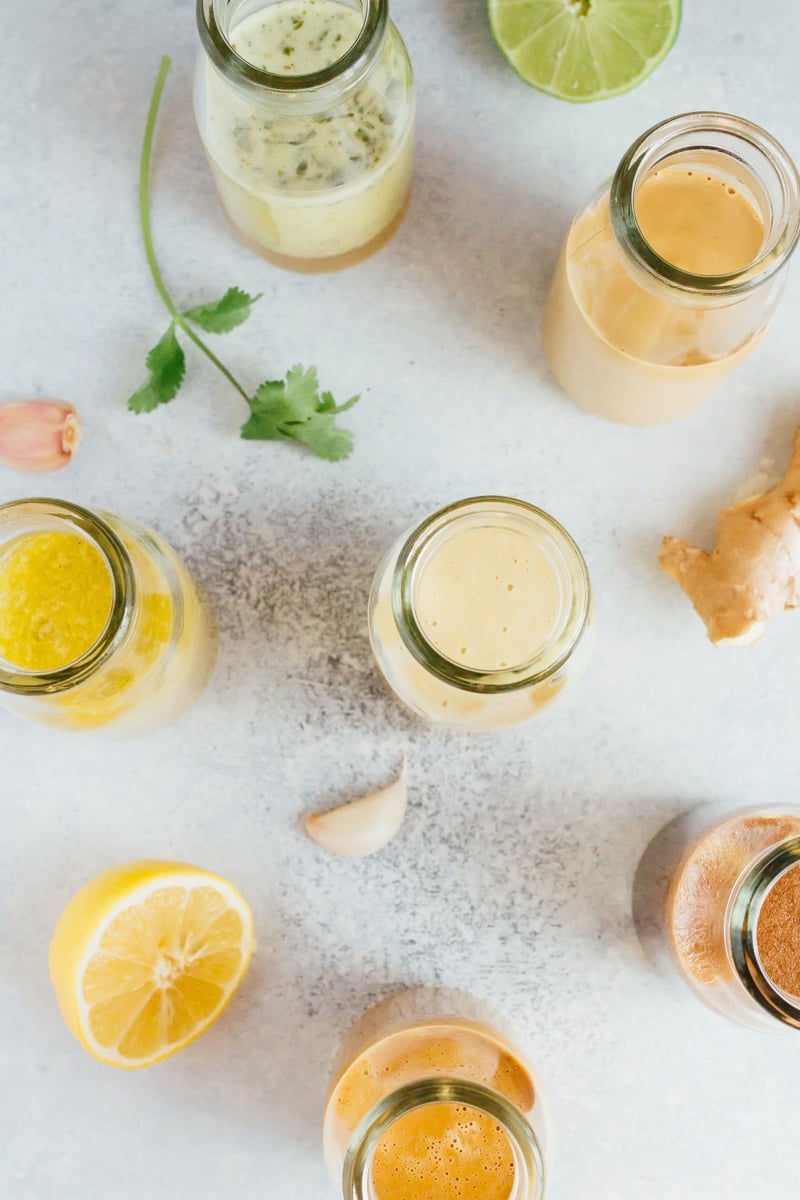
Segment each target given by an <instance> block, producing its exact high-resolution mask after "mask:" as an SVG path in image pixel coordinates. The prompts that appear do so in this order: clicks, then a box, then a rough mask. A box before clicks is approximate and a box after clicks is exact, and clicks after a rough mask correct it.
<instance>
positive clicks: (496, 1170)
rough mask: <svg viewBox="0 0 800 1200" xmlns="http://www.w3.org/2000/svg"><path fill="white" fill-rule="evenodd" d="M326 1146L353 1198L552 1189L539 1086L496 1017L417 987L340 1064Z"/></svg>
mask: <svg viewBox="0 0 800 1200" xmlns="http://www.w3.org/2000/svg"><path fill="white" fill-rule="evenodd" d="M323 1144H324V1151H325V1161H326V1164H327V1167H328V1171H329V1174H330V1176H331V1179H332V1181H333V1184H334V1187H335V1188H337V1194H339V1193H338V1189H341V1192H340V1194H341V1196H342V1197H343V1200H398V1198H399V1197H408V1196H411V1195H414V1194H416V1193H417V1192H419V1193H422V1192H424V1194H425V1195H428V1194H433V1192H434V1191H435V1193H436V1195H441V1197H442V1200H447V1197H451V1196H452V1197H456V1196H458V1197H460V1198H461V1200H542V1197H543V1196H544V1192H545V1176H546V1166H545V1155H546V1147H547V1116H546V1110H545V1109H544V1105H543V1100H542V1093H541V1086H540V1084H539V1081H538V1079H537V1078H536V1076H535V1074H534V1072H533V1070H532V1068H531V1066H530V1064H529V1063H528V1062H527V1059H526V1058H525V1056H524V1055H522V1054H521V1053H520V1051H519V1050H518V1048H517V1046H516V1044H515V1042H514V1041H513V1040H510V1039H509V1037H508V1036H507V1034H506V1033H505V1032H500V1031H499V1030H498V1028H497V1018H496V1016H495V1014H493V1013H490V1012H489V1011H488V1010H487V1009H486V1007H485V1006H484V1005H482V1004H481V1003H480V1002H478V1001H476V1000H475V999H474V998H473V997H471V996H468V995H466V994H464V993H461V992H451V991H447V990H444V989H442V990H439V989H428V988H414V989H411V990H409V991H407V992H402V993H400V994H399V995H397V996H392V997H390V998H389V999H388V1000H385V1001H383V1002H382V1003H381V1004H379V1005H377V1006H376V1007H375V1008H373V1009H370V1010H369V1012H367V1013H366V1014H365V1016H364V1017H363V1018H362V1019H361V1021H359V1023H358V1024H357V1025H356V1027H355V1028H354V1029H353V1030H352V1031H351V1033H350V1034H349V1036H348V1037H347V1038H346V1039H345V1042H344V1044H343V1046H342V1048H341V1050H340V1053H339V1055H338V1057H337V1061H336V1064H335V1067H334V1071H333V1076H332V1080H331V1086H330V1091H329V1095H328V1100H327V1103H326V1109H325V1117H324V1123H323Z"/></svg>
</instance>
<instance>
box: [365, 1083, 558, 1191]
mask: <svg viewBox="0 0 800 1200" xmlns="http://www.w3.org/2000/svg"><path fill="white" fill-rule="evenodd" d="M430 1104H465V1105H467V1106H468V1107H470V1108H474V1109H477V1110H478V1111H479V1112H484V1113H488V1114H489V1115H490V1116H491V1117H492V1118H493V1119H495V1120H496V1121H497V1122H498V1123H499V1124H500V1125H501V1126H502V1128H503V1132H504V1133H505V1134H506V1136H507V1137H508V1140H509V1143H510V1145H511V1148H512V1151H513V1153H514V1162H515V1167H516V1168H517V1169H518V1171H521V1174H518V1175H517V1176H516V1178H517V1180H518V1182H516V1183H515V1186H514V1190H513V1192H512V1194H511V1196H509V1198H508V1200H542V1197H543V1196H544V1187H545V1167H544V1156H543V1154H542V1150H541V1147H540V1145H539V1142H538V1140H537V1138H536V1134H535V1132H534V1130H533V1128H532V1126H531V1125H530V1123H529V1122H528V1120H527V1119H526V1118H525V1117H524V1116H523V1114H522V1113H521V1112H520V1110H519V1109H518V1108H516V1107H515V1106H514V1105H513V1104H512V1103H511V1101H510V1100H507V1099H506V1098H505V1096H502V1095H501V1094H500V1093H499V1092H496V1091H494V1089H493V1088H488V1087H485V1086H484V1085H483V1084H480V1083H473V1082H465V1081H464V1080H462V1079H455V1078H452V1077H450V1076H438V1077H436V1078H433V1079H424V1080H420V1081H418V1082H416V1083H409V1084H406V1085H405V1086H404V1087H400V1088H397V1090H396V1091H394V1092H390V1094H389V1095H388V1096H385V1097H384V1098H383V1099H382V1100H379V1101H378V1103H377V1104H376V1105H375V1106H374V1108H372V1109H371V1110H370V1111H369V1112H368V1113H367V1114H366V1116H365V1117H364V1118H363V1120H362V1121H361V1122H360V1124H359V1125H358V1126H357V1127H356V1129H355V1131H354V1133H353V1135H352V1137H351V1138H350V1142H349V1144H348V1147H347V1150H346V1152H345V1157H344V1164H343V1167H342V1195H343V1197H344V1198H345V1200H374V1197H373V1195H372V1192H371V1190H365V1183H366V1184H367V1186H368V1185H369V1174H370V1170H371V1167H372V1158H373V1154H374V1152H375V1149H376V1147H377V1145H378V1142H379V1141H380V1139H381V1138H382V1137H383V1135H384V1134H385V1133H386V1132H387V1130H389V1129H390V1128H391V1126H392V1125H393V1124H394V1123H395V1122H396V1121H398V1120H399V1119H400V1118H401V1117H403V1116H405V1115H406V1114H407V1113H409V1112H413V1111H414V1109H417V1108H423V1107H425V1106H427V1105H430ZM523 1187H526V1191H525V1192H524V1193H523V1192H522V1190H521V1189H522V1188H523Z"/></svg>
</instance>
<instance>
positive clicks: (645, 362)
mask: <svg viewBox="0 0 800 1200" xmlns="http://www.w3.org/2000/svg"><path fill="white" fill-rule="evenodd" d="M798 231H800V179H799V178H798V173H797V169H796V167H795V165H794V163H793V162H792V160H791V158H790V157H789V155H788V154H787V152H786V150H784V148H783V147H782V146H781V145H780V144H779V143H778V142H777V141H775V139H774V138H773V137H771V136H770V135H769V134H768V133H767V132H765V130H763V129H761V128H759V126H757V125H753V124H752V123H751V122H749V121H745V120H743V119H742V118H741V117H734V116H730V115H729V114H727V113H714V112H695V113H686V114H684V115H682V116H678V117H673V118H671V119H670V120H668V121H664V122H662V123H661V124H659V125H656V126H654V127H653V128H652V129H649V130H648V131H647V132H646V133H644V134H642V136H641V137H640V138H638V139H637V140H636V141H635V142H634V143H633V145H632V146H631V147H630V149H629V150H628V151H627V153H626V154H625V155H624V157H623V159H622V161H621V162H620V164H619V166H618V167H617V170H616V173H615V175H614V177H613V179H612V181H611V183H610V184H604V185H603V186H602V187H601V188H600V189H599V191H598V192H596V193H595V195H594V196H593V198H592V199H591V201H590V203H589V204H588V206H587V207H586V208H584V209H583V210H582V211H581V212H580V213H579V214H578V216H577V217H576V218H575V220H574V221H573V223H572V227H571V229H570V231H569V234H568V235H567V238H566V241H565V243H564V246H563V249H562V251H561V256H560V259H559V262H558V266H557V268H556V272H555V276H554V278H553V282H552V285H551V288H550V293H549V296H548V300H547V305H546V308H545V317H544V328H543V334H544V346H545V352H546V355H547V358H548V361H549V364H550V367H551V370H552V372H553V374H554V375H555V377H556V380H557V381H558V383H559V384H560V385H561V387H562V388H563V390H564V391H565V392H566V393H567V395H568V396H570V397H571V398H572V399H573V400H575V401H576V402H577V403H578V404H580V405H581V406H582V407H583V408H585V409H587V410H588V411H589V412H592V413H595V414H597V415H598V416H601V417H605V418H606V419H608V420H611V421H620V422H624V423H628V424H633V425H651V424H659V423H661V422H666V421H672V420H674V419H675V418H677V417H681V416H684V415H685V414H686V413H688V412H691V411H692V410H693V409H695V408H696V407H697V406H698V405H700V404H701V403H702V402H703V401H704V400H706V399H707V398H708V397H709V396H710V395H711V394H712V393H713V392H714V391H715V390H716V389H717V388H718V387H719V386H720V384H722V382H723V381H724V379H725V377H726V376H727V375H728V374H729V373H730V372H731V371H732V370H733V369H734V368H735V367H736V366H737V365H738V364H739V363H740V362H741V361H742V360H743V359H744V358H745V357H746V356H747V355H748V354H749V353H750V352H751V350H753V349H754V347H755V346H756V345H757V344H758V342H759V341H760V339H761V336H762V335H763V333H764V331H765V329H766V327H767V325H768V324H769V321H770V318H771V317H772V314H773V312H774V311H775V307H776V305H777V303H778V300H779V299H780V296H781V293H782V291H783V288H784V285H785V283H786V275H787V270H786V269H787V266H788V262H789V258H790V255H791V254H792V251H793V250H794V247H795V245H796V242H797V237H798ZM645 233H646V234H647V237H649V238H650V241H648V240H647V237H646V236H645ZM651 243H653V244H651ZM662 255H663V257H662Z"/></svg>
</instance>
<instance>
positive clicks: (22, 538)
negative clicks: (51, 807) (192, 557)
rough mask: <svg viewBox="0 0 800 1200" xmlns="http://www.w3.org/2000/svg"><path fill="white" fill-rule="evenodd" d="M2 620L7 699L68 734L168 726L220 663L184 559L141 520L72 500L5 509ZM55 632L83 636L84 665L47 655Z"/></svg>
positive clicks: (0, 554)
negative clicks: (16, 617) (48, 658)
mask: <svg viewBox="0 0 800 1200" xmlns="http://www.w3.org/2000/svg"><path fill="white" fill-rule="evenodd" d="M53 535H55V536H53ZM65 535H71V536H65ZM65 546H66V547H67V550H66V552H65V550H64V547H65ZM74 547H77V554H76V552H75V551H74V549H73V548H74ZM48 577H50V579H51V580H52V579H53V578H54V577H57V578H58V583H57V584H56V585H55V586H56V587H57V589H58V591H57V594H56V593H55V591H54V587H53V585H52V582H51V583H50V584H48ZM15 601H17V603H16V605H15ZM3 605H7V611H6V614H5V616H4V615H3V614H2V611H1V610H2V607H3ZM37 605H38V608H37ZM54 605H57V609H58V611H55V609H54ZM15 614H18V615H19V617H20V621H19V622H16V623H14V624H13V626H12V621H13V618H14V615H15ZM0 618H2V624H3V625H4V629H3V649H2V657H0V703H2V704H3V705H4V706H5V707H6V708H8V709H10V710H11V711H12V712H15V713H17V714H18V715H19V716H21V717H25V718H27V719H28V720H30V721H36V722H39V723H41V724H45V725H51V726H54V727H56V728H59V729H64V730H76V731H77V730H89V729H104V730H106V729H107V730H111V731H113V732H114V733H134V732H136V733H138V732H143V731H145V730H150V729H154V728H159V727H161V726H162V725H165V724H167V723H169V722H171V721H173V720H176V719H177V718H178V717H179V716H182V715H183V713H184V712H185V711H186V710H187V709H188V708H189V707H190V705H191V704H193V703H194V701H195V700H196V699H197V697H198V696H199V695H200V692H201V691H202V690H203V688H204V686H205V684H206V683H207V681H208V678H209V675H210V673H211V669H212V667H213V664H214V659H215V651H216V639H215V636H214V633H213V629H212V626H211V623H210V619H209V617H208V615H207V613H206V610H205V607H204V605H203V604H202V603H201V601H200V599H199V596H198V593H197V589H196V587H195V585H194V583H193V581H192V578H191V576H190V575H189V572H188V571H187V569H186V567H185V566H184V565H183V563H182V562H181V561H180V559H179V558H178V557H177V555H176V554H175V552H174V551H173V550H172V549H171V548H170V547H169V546H168V545H167V544H166V543H165V542H163V541H162V540H161V538H160V537H158V535H157V534H155V533H153V532H152V531H151V530H149V529H147V528H145V527H144V526H143V525H139V524H138V522H135V521H129V520H123V519H122V518H121V517H117V516H114V515H113V514H111V513H106V512H100V511H98V512H93V511H90V510H89V509H86V508H81V507H79V506H78V505H77V504H68V503H67V502H65V501H63V500H50V499H32V500H16V501H13V502H11V503H9V504H3V505H0ZM95 620H96V625H95V626H94V627H92V624H91V623H92V622H93V621H95ZM62 627H63V628H62ZM54 628H55V631H56V634H57V635H59V634H60V633H62V632H63V633H64V635H65V636H68V637H69V638H72V637H74V636H75V632H76V630H77V633H78V635H79V636H80V634H81V631H84V632H86V642H85V648H82V649H81V650H80V651H79V652H78V654H77V657H75V656H74V655H73V654H72V653H71V652H69V651H66V652H64V651H61V653H62V655H63V653H66V654H67V657H66V658H65V659H63V660H58V658H56V659H53V660H52V661H50V662H45V660H43V659H41V657H40V654H41V651H40V649H39V647H40V646H41V644H42V639H43V638H44V639H45V643H46V644H49V642H50V641H51V640H52V635H53V630H54ZM63 644H66V643H63V641H62V645H63ZM48 652H49V651H48Z"/></svg>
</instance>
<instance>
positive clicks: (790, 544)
mask: <svg viewBox="0 0 800 1200" xmlns="http://www.w3.org/2000/svg"><path fill="white" fill-rule="evenodd" d="M658 561H659V563H660V565H661V569H662V571H664V572H666V574H667V575H669V577H670V578H671V579H674V580H675V582H676V583H677V584H678V585H679V586H680V587H681V588H683V590H684V592H685V593H686V595H687V596H688V597H689V599H690V600H691V601H692V603H693V604H694V606H695V609H696V610H697V612H698V614H699V615H700V617H701V619H702V620H703V622H704V623H705V626H706V629H707V630H708V636H709V638H710V639H711V641H712V642H715V643H719V642H735V643H739V644H741V645H750V644H751V643H752V642H754V641H756V640H757V638H759V637H761V635H762V634H763V633H764V631H765V630H766V628H767V625H768V624H769V622H770V620H771V619H772V617H774V616H775V614H776V613H779V612H783V611H784V609H787V608H800V430H798V431H797V434H796V435H795V439H794V450H793V453H792V459H791V462H790V463H789V467H788V469H787V471H786V474H785V475H784V477H783V479H782V480H781V481H780V482H779V483H776V484H775V486H774V487H772V488H770V489H769V491H767V492H764V493H763V494H762V495H759V496H751V497H750V498H749V499H747V500H743V501H742V502H741V503H739V504H735V505H733V507H732V508H726V509H723V511H722V512H721V513H720V515H719V521H718V523H717V544H716V546H715V548H714V549H713V550H712V551H711V552H710V553H708V552H707V551H705V550H699V549H698V548H697V547H696V546H692V545H690V544H689V543H688V542H684V541H682V540H681V539H680V538H675V537H665V538H664V540H663V542H662V543H661V550H660V552H659V556H658Z"/></svg>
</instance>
